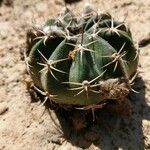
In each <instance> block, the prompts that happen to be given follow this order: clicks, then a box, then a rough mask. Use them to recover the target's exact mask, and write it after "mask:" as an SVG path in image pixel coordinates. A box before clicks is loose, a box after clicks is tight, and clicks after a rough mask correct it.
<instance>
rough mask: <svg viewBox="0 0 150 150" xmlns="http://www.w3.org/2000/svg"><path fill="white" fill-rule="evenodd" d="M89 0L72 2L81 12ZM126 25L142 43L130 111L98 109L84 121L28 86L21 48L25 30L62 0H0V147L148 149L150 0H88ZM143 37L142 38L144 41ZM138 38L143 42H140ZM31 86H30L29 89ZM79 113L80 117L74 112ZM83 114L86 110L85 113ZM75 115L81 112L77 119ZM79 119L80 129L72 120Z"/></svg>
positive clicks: (57, 8) (2, 149) (16, 149)
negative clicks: (51, 104)
mask: <svg viewBox="0 0 150 150" xmlns="http://www.w3.org/2000/svg"><path fill="white" fill-rule="evenodd" d="M86 2H87V1H86V0H83V1H80V2H79V3H75V4H72V6H69V7H71V9H72V10H75V11H76V13H77V14H78V15H79V14H80V13H81V12H82V8H83V6H84V5H85V3H86ZM90 2H91V3H92V4H93V6H94V7H95V8H96V9H98V8H99V10H101V11H108V12H110V13H111V14H112V15H113V16H114V17H115V18H117V19H119V20H124V19H125V21H126V23H127V24H128V25H129V27H130V29H131V31H132V34H133V39H134V41H135V44H136V45H137V46H138V43H139V45H140V63H139V67H138V72H139V75H138V78H137V79H136V80H135V90H136V91H138V92H139V93H138V94H136V93H131V94H130V101H131V107H132V113H131V114H130V115H129V116H125V115H120V114H113V113H107V112H105V111H96V112H95V113H96V120H97V121H96V122H92V121H91V117H92V115H91V116H90V114H91V113H90V112H88V113H89V118H86V120H89V122H86V121H85V122H84V119H85V118H84V117H83V118H82V114H83V111H82V110H80V111H78V113H77V115H76V117H75V118H77V120H75V121H76V122H75V123H73V122H74V120H73V121H71V119H72V118H73V116H74V114H75V113H74V112H72V111H67V112H66V111H64V110H59V111H57V110H52V109H50V108H49V107H47V105H49V104H45V105H42V102H41V100H40V97H39V96H38V95H36V93H33V90H32V89H30V90H28V89H27V85H26V84H27V83H26V81H25V80H28V75H27V74H26V69H25V63H24V61H22V60H21V55H20V51H21V50H22V49H24V48H25V42H26V31H27V29H29V28H30V26H31V25H37V24H38V25H39V24H42V23H44V21H45V20H46V18H47V17H49V16H56V14H57V13H58V12H60V10H61V9H62V7H63V6H64V3H63V1H61V0H42V1H41V0H34V1H31V0H26V1H24V0H0V150H10V149H11V150H41V149H42V150H82V149H86V150H144V149H146V150H149V149H150V78H149V76H150V71H149V70H150V44H149V43H150V42H149V35H150V30H149V29H150V0H145V1H143V0H138V1H137V0H107V1H103V0H93V1H92V0H91V1H90ZM145 39H146V41H147V42H146V44H145V43H144V44H143V41H144V40H145ZM141 43H142V44H141ZM29 91H30V92H29ZM77 116H78V117H77ZM83 116H84V115H83ZM78 118H82V121H81V120H78ZM75 124H78V125H79V126H80V127H79V129H80V128H82V127H84V128H83V129H82V130H78V127H75V129H76V130H74V128H73V126H76V125H75Z"/></svg>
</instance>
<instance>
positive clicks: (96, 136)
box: [32, 77, 150, 150]
mask: <svg viewBox="0 0 150 150" xmlns="http://www.w3.org/2000/svg"><path fill="white" fill-rule="evenodd" d="M133 88H134V89H135V90H136V91H138V92H139V93H138V94H137V93H134V92H132V93H130V95H129V99H130V101H131V104H132V113H131V115H130V116H124V115H120V114H116V113H110V112H107V111H106V110H96V111H95V122H93V120H92V113H91V111H90V112H88V111H86V112H85V111H83V110H71V109H68V110H66V109H67V108H66V109H64V108H59V109H58V108H57V107H53V106H52V104H51V103H50V102H48V101H47V102H46V103H45V106H46V108H47V110H48V111H49V114H50V118H51V119H52V120H53V123H54V125H55V127H54V128H55V130H56V132H55V133H54V134H58V135H60V136H58V137H57V138H55V139H53V136H52V139H50V140H51V141H52V142H53V143H54V144H59V145H61V144H63V142H64V141H67V142H70V143H71V144H72V145H74V146H77V147H80V148H89V147H90V146H91V145H92V144H93V145H95V146H96V147H99V148H100V149H102V150H111V149H113V150H118V149H119V148H122V149H123V150H128V149H131V150H144V149H145V144H144V139H145V137H144V135H143V131H142V120H143V119H146V120H150V108H149V107H148V105H147V103H146V99H145V84H144V81H143V80H142V79H141V78H140V77H138V78H137V79H136V80H135V86H134V87H133ZM32 97H33V95H32ZM52 114H55V115H52ZM56 120H58V121H56ZM81 128H82V129H81ZM55 137H56V136H55ZM60 138H63V139H64V140H62V141H60Z"/></svg>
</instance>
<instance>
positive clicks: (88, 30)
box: [28, 9, 138, 105]
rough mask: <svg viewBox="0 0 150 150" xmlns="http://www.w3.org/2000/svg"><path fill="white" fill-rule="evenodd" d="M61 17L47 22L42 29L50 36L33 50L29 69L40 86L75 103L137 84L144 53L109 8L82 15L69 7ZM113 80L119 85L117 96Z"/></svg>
mask: <svg viewBox="0 0 150 150" xmlns="http://www.w3.org/2000/svg"><path fill="white" fill-rule="evenodd" d="M61 17H62V19H61V20H57V19H56V20H54V19H53V20H48V21H47V22H46V24H45V25H44V26H43V27H42V29H41V30H42V33H43V34H44V35H45V34H46V35H47V36H46V37H45V36H43V38H41V39H40V38H39V40H38V41H37V42H34V44H33V46H32V48H31V49H30V50H29V55H28V59H29V60H28V64H29V66H30V67H29V73H30V75H31V78H32V80H33V82H34V84H35V86H37V87H38V88H39V89H41V90H43V91H45V92H46V94H47V95H48V96H49V98H50V99H51V100H53V101H55V102H56V103H59V104H70V105H91V104H98V103H100V102H102V101H103V100H107V99H111V98H112V99H117V98H118V95H119V94H120V93H119V92H120V91H119V90H118V89H119V88H120V87H121V86H122V85H123V86H124V87H121V88H120V89H125V91H129V90H131V87H130V79H131V78H132V76H133V75H134V74H135V73H136V69H137V65H138V53H137V50H136V49H135V47H134V45H133V40H132V37H131V32H130V30H129V29H128V28H127V27H126V26H125V25H124V24H123V23H120V22H117V21H115V20H114V19H112V17H111V16H110V15H109V14H100V15H89V16H88V18H86V19H84V18H80V19H79V20H77V19H74V15H73V14H72V12H71V11H70V10H68V9H67V10H65V12H64V13H62V14H61ZM37 39H38V37H37ZM122 79H124V80H123V81H124V82H123V83H122V82H118V83H117V84H116V80H117V81H120V80H122ZM105 83H106V84H108V83H109V84H108V85H109V86H105V85H106V84H105ZM112 84H114V85H117V86H118V87H117V90H116V91H117V92H118V93H117V94H116V95H115V94H113V96H111V93H115V92H116V91H115V92H114V91H112V90H113V89H112V87H114V86H113V85H112ZM104 87H105V88H104ZM121 93H126V92H121ZM127 94H128V92H127ZM127 94H125V96H127ZM107 95H108V96H107ZM125 96H124V97H125Z"/></svg>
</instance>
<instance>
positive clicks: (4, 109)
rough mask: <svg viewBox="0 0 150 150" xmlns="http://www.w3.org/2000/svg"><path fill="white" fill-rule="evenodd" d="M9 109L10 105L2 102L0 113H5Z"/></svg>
mask: <svg viewBox="0 0 150 150" xmlns="http://www.w3.org/2000/svg"><path fill="white" fill-rule="evenodd" d="M7 111H8V106H7V105H6V104H4V103H0V115H3V114H4V113H6V112H7Z"/></svg>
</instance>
